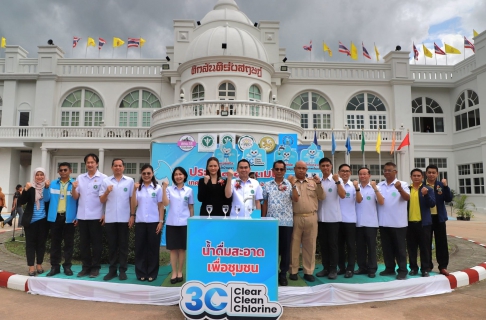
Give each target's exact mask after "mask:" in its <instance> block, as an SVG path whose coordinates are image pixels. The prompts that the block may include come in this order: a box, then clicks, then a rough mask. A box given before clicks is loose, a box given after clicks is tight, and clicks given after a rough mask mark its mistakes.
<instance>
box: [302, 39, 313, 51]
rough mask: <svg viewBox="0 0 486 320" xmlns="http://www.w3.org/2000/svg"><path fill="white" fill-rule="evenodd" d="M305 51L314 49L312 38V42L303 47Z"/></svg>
mask: <svg viewBox="0 0 486 320" xmlns="http://www.w3.org/2000/svg"><path fill="white" fill-rule="evenodd" d="M303 48H304V50H305V51H312V40H311V41H310V44H309V45H308V46H304V47H303Z"/></svg>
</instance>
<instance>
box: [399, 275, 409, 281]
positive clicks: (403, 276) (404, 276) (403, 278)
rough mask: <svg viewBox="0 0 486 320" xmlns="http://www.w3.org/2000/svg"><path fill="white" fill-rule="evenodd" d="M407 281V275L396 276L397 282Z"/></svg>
mask: <svg viewBox="0 0 486 320" xmlns="http://www.w3.org/2000/svg"><path fill="white" fill-rule="evenodd" d="M405 279H407V274H398V275H397V280H405Z"/></svg>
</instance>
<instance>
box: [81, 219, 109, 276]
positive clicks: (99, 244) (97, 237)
mask: <svg viewBox="0 0 486 320" xmlns="http://www.w3.org/2000/svg"><path fill="white" fill-rule="evenodd" d="M78 227H79V251H80V253H81V262H82V263H83V270H85V271H88V272H89V271H90V270H94V269H98V270H99V269H100V268H101V266H100V261H101V252H102V250H103V228H102V226H101V222H100V220H78Z"/></svg>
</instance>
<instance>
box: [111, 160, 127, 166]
mask: <svg viewBox="0 0 486 320" xmlns="http://www.w3.org/2000/svg"><path fill="white" fill-rule="evenodd" d="M115 161H121V162H122V165H123V166H125V161H123V159H120V158H115V159H113V160H112V161H111V166H112V167H113V166H114V165H115Z"/></svg>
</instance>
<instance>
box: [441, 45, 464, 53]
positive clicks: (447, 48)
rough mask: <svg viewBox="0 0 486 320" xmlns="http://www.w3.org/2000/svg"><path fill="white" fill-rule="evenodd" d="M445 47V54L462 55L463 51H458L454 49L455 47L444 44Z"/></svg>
mask: <svg viewBox="0 0 486 320" xmlns="http://www.w3.org/2000/svg"><path fill="white" fill-rule="evenodd" d="M444 46H445V52H446V53H450V54H461V51H459V50H458V49H456V48H454V47H453V46H450V45H448V44H446V43H444Z"/></svg>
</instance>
